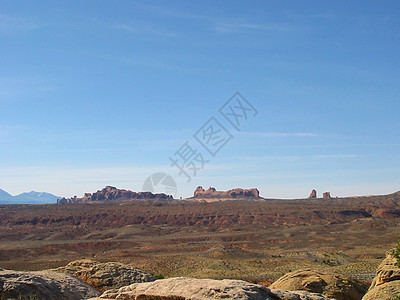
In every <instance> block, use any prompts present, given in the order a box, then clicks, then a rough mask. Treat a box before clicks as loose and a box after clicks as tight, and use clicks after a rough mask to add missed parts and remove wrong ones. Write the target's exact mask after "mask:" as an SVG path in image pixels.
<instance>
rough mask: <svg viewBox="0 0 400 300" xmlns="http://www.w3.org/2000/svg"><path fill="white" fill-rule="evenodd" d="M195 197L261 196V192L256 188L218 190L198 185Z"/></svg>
mask: <svg viewBox="0 0 400 300" xmlns="http://www.w3.org/2000/svg"><path fill="white" fill-rule="evenodd" d="M193 197H194V198H260V192H259V191H258V189H256V188H252V189H241V188H237V189H232V190H229V191H217V190H216V189H215V188H214V187H210V188H208V189H207V190H204V189H203V187H202V186H198V187H197V188H196V190H195V191H194V195H193Z"/></svg>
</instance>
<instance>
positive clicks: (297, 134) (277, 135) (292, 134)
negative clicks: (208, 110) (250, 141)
mask: <svg viewBox="0 0 400 300" xmlns="http://www.w3.org/2000/svg"><path fill="white" fill-rule="evenodd" d="M238 134H239V135H244V136H251V137H270V138H280V137H304V138H306V137H318V136H319V135H318V134H316V133H312V132H249V131H247V132H246V131H244V132H239V133H238Z"/></svg>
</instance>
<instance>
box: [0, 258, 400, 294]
mask: <svg viewBox="0 0 400 300" xmlns="http://www.w3.org/2000/svg"><path fill="white" fill-rule="evenodd" d="M365 292H366V286H365V284H363V283H361V282H358V281H356V280H353V279H350V278H347V277H345V276H341V275H339V274H333V273H327V272H321V271H316V270H302V271H295V272H292V273H289V274H286V275H285V276H283V277H281V278H280V279H278V280H277V281H276V282H274V283H273V284H272V285H271V286H270V287H265V286H262V285H259V284H253V283H249V282H246V281H242V280H229V279H224V280H215V279H196V278H188V277H177V278H169V279H161V280H155V278H154V277H153V276H152V275H151V274H149V273H147V272H145V271H142V270H140V269H136V268H133V267H131V266H127V265H124V264H120V263H113V262H109V263H99V262H95V261H91V260H79V261H74V262H72V263H70V264H68V265H67V266H65V267H61V268H58V269H54V270H45V271H38V272H19V271H12V270H4V269H0V299H1V300H3V299H7V300H9V299H17V300H36V299H41V300H80V299H91V300H105V299H108V300H111V299H124V300H130V299H132V300H207V299H237V300H327V299H336V300H361V299H362V300H372V299H374V300H378V299H379V300H393V299H399V298H400V268H399V266H398V260H397V259H396V258H395V257H394V255H393V252H390V253H388V254H387V257H386V259H385V260H384V261H383V262H382V263H381V265H380V266H379V267H378V269H377V273H376V277H375V279H374V280H373V282H372V284H371V286H370V288H369V290H368V292H367V293H365ZM100 293H102V294H100Z"/></svg>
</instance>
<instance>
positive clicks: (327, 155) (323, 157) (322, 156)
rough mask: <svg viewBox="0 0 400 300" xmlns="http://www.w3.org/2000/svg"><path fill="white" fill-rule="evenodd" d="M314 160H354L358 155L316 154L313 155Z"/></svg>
mask: <svg viewBox="0 0 400 300" xmlns="http://www.w3.org/2000/svg"><path fill="white" fill-rule="evenodd" d="M313 157H315V158H322V159H325V158H356V157H358V155H356V154H317V155H313Z"/></svg>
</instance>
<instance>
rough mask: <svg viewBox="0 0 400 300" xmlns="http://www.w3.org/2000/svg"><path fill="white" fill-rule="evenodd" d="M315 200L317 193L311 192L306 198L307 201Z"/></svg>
mask: <svg viewBox="0 0 400 300" xmlns="http://www.w3.org/2000/svg"><path fill="white" fill-rule="evenodd" d="M316 198H317V191H316V190H312V191H311V193H310V196H308V199H316Z"/></svg>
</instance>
